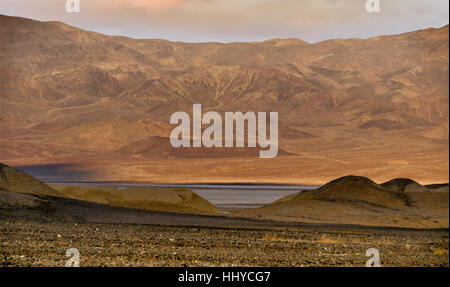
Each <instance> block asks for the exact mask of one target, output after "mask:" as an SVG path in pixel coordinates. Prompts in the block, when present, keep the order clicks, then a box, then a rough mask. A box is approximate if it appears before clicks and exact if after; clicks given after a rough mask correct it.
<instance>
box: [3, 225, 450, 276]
mask: <svg viewBox="0 0 450 287" xmlns="http://www.w3.org/2000/svg"><path fill="white" fill-rule="evenodd" d="M448 247H449V233H448V229H447V230H411V229H404V230H402V229H377V228H373V229H370V228H369V229H368V228H363V229H358V228H357V227H355V228H352V229H349V228H347V229H345V230H339V228H336V229H335V230H333V229H325V230H320V228H316V227H305V228H299V227H285V228H282V227H277V226H275V227H246V228H237V227H234V228H233V227H223V228H219V227H190V226H184V227H173V226H172V227H170V226H155V225H142V224H111V223H86V222H85V223H74V222H60V221H55V222H51V223H49V222H44V221H42V222H39V221H35V220H24V219H17V218H5V217H3V218H1V220H0V266H65V262H66V260H67V257H66V256H65V253H66V250H67V249H68V248H77V249H79V251H80V254H81V256H80V265H81V266H364V265H365V262H366V261H367V259H368V258H367V257H366V254H365V253H366V250H367V249H369V248H377V249H379V251H380V263H381V265H382V266H447V267H448V266H449V251H448Z"/></svg>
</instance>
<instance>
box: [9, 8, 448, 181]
mask: <svg viewBox="0 0 450 287" xmlns="http://www.w3.org/2000/svg"><path fill="white" fill-rule="evenodd" d="M448 43H449V38H448V25H447V26H445V27H442V28H440V29H426V30H422V31H414V32H409V33H405V34H401V35H391V36H380V37H375V38H371V39H337V40H329V41H324V42H320V43H316V44H309V43H306V42H303V41H301V40H299V39H273V40H268V41H264V42H250V43H229V44H224V43H198V44H197V43H181V42H169V41H165V40H156V39H154V40H151V39H143V40H137V39H130V38H125V37H111V36H105V35H101V34H98V33H93V32H88V31H84V30H81V29H77V28H75V27H71V26H68V25H65V24H63V23H59V22H38V21H33V20H29V19H24V18H16V17H8V16H1V15H0V47H1V49H0V134H1V137H0V146H1V147H2V148H1V149H0V160H2V161H3V162H7V163H9V164H14V165H25V164H42V163H73V162H83V163H87V164H85V165H87V166H89V165H91V164H92V163H95V164H96V166H95V168H96V169H97V171H98V170H100V171H103V172H104V173H103V175H102V176H100V178H96V179H109V178H108V176H109V175H111V176H116V175H114V174H113V173H114V170H115V168H113V167H112V165H113V164H112V162H114V165H115V164H118V165H120V166H121V168H122V167H125V166H128V167H129V168H128V169H126V170H125V171H122V173H121V174H122V176H123V177H124V178H125V179H138V180H156V181H160V182H162V181H165V180H169V179H168V178H167V176H165V175H155V173H154V171H153V172H152V171H149V170H147V169H146V168H141V166H146V167H148V166H159V168H160V169H164V168H167V167H168V166H174V165H176V166H179V162H180V161H179V160H182V159H184V158H186V157H187V158H190V159H192V158H194V159H195V158H197V156H196V155H195V153H194V155H188V156H185V155H186V153H185V152H177V151H173V148H172V147H171V146H169V145H168V144H167V143H168V138H167V137H168V136H169V133H170V130H171V128H172V126H170V125H169V118H170V115H171V114H172V113H173V112H176V111H186V112H191V110H192V104H193V103H201V104H202V108H203V111H204V112H207V111H210V110H213V111H217V112H225V111H242V112H246V111H253V112H258V111H276V112H279V117H280V121H279V122H280V138H281V139H280V149H281V151H282V152H280V156H279V157H278V158H276V159H273V160H270V161H267V162H268V163H269V164H268V165H267V164H266V166H274V167H279V168H281V167H286V166H289V170H291V171H290V172H288V173H283V175H284V176H285V177H287V178H283V179H280V180H282V181H287V182H291V181H293V180H295V179H297V178H298V175H299V173H300V169H299V168H300V166H308V167H310V168H309V170H310V171H311V173H310V174H309V173H307V174H304V173H302V174H303V178H302V179H301V180H302V182H309V183H315V182H320V183H323V181H324V180H325V179H330V178H335V177H336V176H337V175H336V174H333V171H334V170H345V173H344V174H348V173H351V172H352V170H353V169H356V168H357V169H358V170H363V171H364V174H365V175H367V176H371V177H373V178H377V179H380V180H381V179H385V178H383V177H382V175H380V171H379V170H378V169H379V168H380V166H381V167H383V168H384V170H385V171H389V173H390V174H391V175H392V171H394V174H393V175H394V176H398V177H412V178H417V179H420V180H422V181H428V182H434V181H447V180H448V175H447V174H448V128H449V126H448V121H449V114H448V111H449V96H448V94H449V80H448V77H449V69H448V67H449V60H448V59H449V58H448V54H449V45H448ZM161 139H162V140H161ZM405 139H407V140H405ZM155 146H156V147H155ZM237 150H238V149H236V152H235V151H234V150H232V151H231V152H230V151H229V150H224V149H215V148H213V149H208V150H206V149H205V150H203V151H202V152H201V157H199V159H198V160H197V161H196V162H195V165H196V166H198V167H199V168H198V169H197V171H199V173H200V174H201V173H205V174H206V175H202V176H199V175H196V174H194V173H192V174H188V175H186V176H185V179H182V178H175V179H170V180H172V181H186V180H188V181H189V180H192V181H204V180H206V179H207V178H216V179H217V178H219V179H218V180H220V181H227V180H229V179H230V178H234V179H235V180H248V181H261V180H269V178H268V177H267V176H270V175H274V178H275V179H276V178H281V174H274V173H273V172H272V171H270V170H267V171H266V172H265V173H263V174H262V176H261V175H259V174H255V173H251V172H249V171H247V169H242V170H239V171H238V172H237V174H239V175H240V177H239V178H237V179H236V178H235V175H233V171H232V169H233V168H235V164H234V162H233V160H223V161H221V163H222V164H223V165H224V167H225V168H224V170H222V171H221V172H220V173H215V172H214V170H211V169H210V168H208V163H209V160H211V159H215V158H230V159H232V158H241V159H242V158H244V159H245V160H248V161H249V164H250V162H251V163H252V164H253V166H255V169H256V168H257V165H258V163H257V161H258V160H259V159H258V157H257V152H253V151H248V152H242V151H237ZM371 157H376V159H375V160H370V161H367V160H366V159H368V158H371ZM161 159H170V160H168V161H167V162H165V163H158V162H151V163H150V162H146V163H145V164H143V163H142V162H141V161H158V160H161ZM125 162H126V164H125ZM298 163H300V164H298ZM180 165H181V166H182V165H183V163H182V161H181V163H180ZM250 165H251V164H250ZM182 168H183V169H185V167H184V166H183V167H182ZM180 169H181V167H180ZM285 169H286V168H285ZM136 170H138V171H139V172H136ZM419 170H421V172H419ZM177 173H178V172H177ZM97 174H98V173H97ZM132 174H134V175H136V174H139V177H138V178H136V177H133V176H131V175H132ZM178 174H180V173H178ZM317 174H320V178H319V177H317V176H318V175H317ZM270 180H272V181H273V179H270Z"/></svg>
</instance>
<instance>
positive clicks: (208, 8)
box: [0, 0, 449, 42]
mask: <svg viewBox="0 0 450 287" xmlns="http://www.w3.org/2000/svg"><path fill="white" fill-rule="evenodd" d="M65 1H66V0H0V14H5V15H10V16H21V17H26V18H32V19H36V20H42V21H50V20H58V21H62V22H64V23H67V24H69V25H73V26H76V27H80V28H83V29H87V30H91V31H96V32H100V33H104V34H109V35H123V36H129V37H133V38H162V39H168V40H174V41H189V42H200V41H202V42H203V41H219V42H231V41H261V40H266V39H270V38H292V37H295V38H300V39H302V40H305V41H308V42H317V41H322V40H326V39H330V38H353V37H363V38H367V37H371V36H374V35H385V34H395V33H402V32H407V31H412V30H417V29H423V28H428V27H441V26H443V25H446V24H448V22H449V20H448V19H449V12H448V10H449V1H448V0H380V8H381V11H380V13H367V12H366V9H365V3H366V0H80V3H81V11H80V13H67V12H66V10H65Z"/></svg>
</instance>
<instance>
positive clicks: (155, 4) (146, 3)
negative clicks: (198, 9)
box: [98, 0, 187, 10]
mask: <svg viewBox="0 0 450 287" xmlns="http://www.w3.org/2000/svg"><path fill="white" fill-rule="evenodd" d="M186 1H187V0H107V1H105V0H103V1H101V2H100V3H98V6H99V7H100V8H101V9H102V10H115V9H117V8H123V7H128V8H136V9H146V10H162V9H170V8H174V7H181V6H183V5H184V4H185V3H186Z"/></svg>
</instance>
